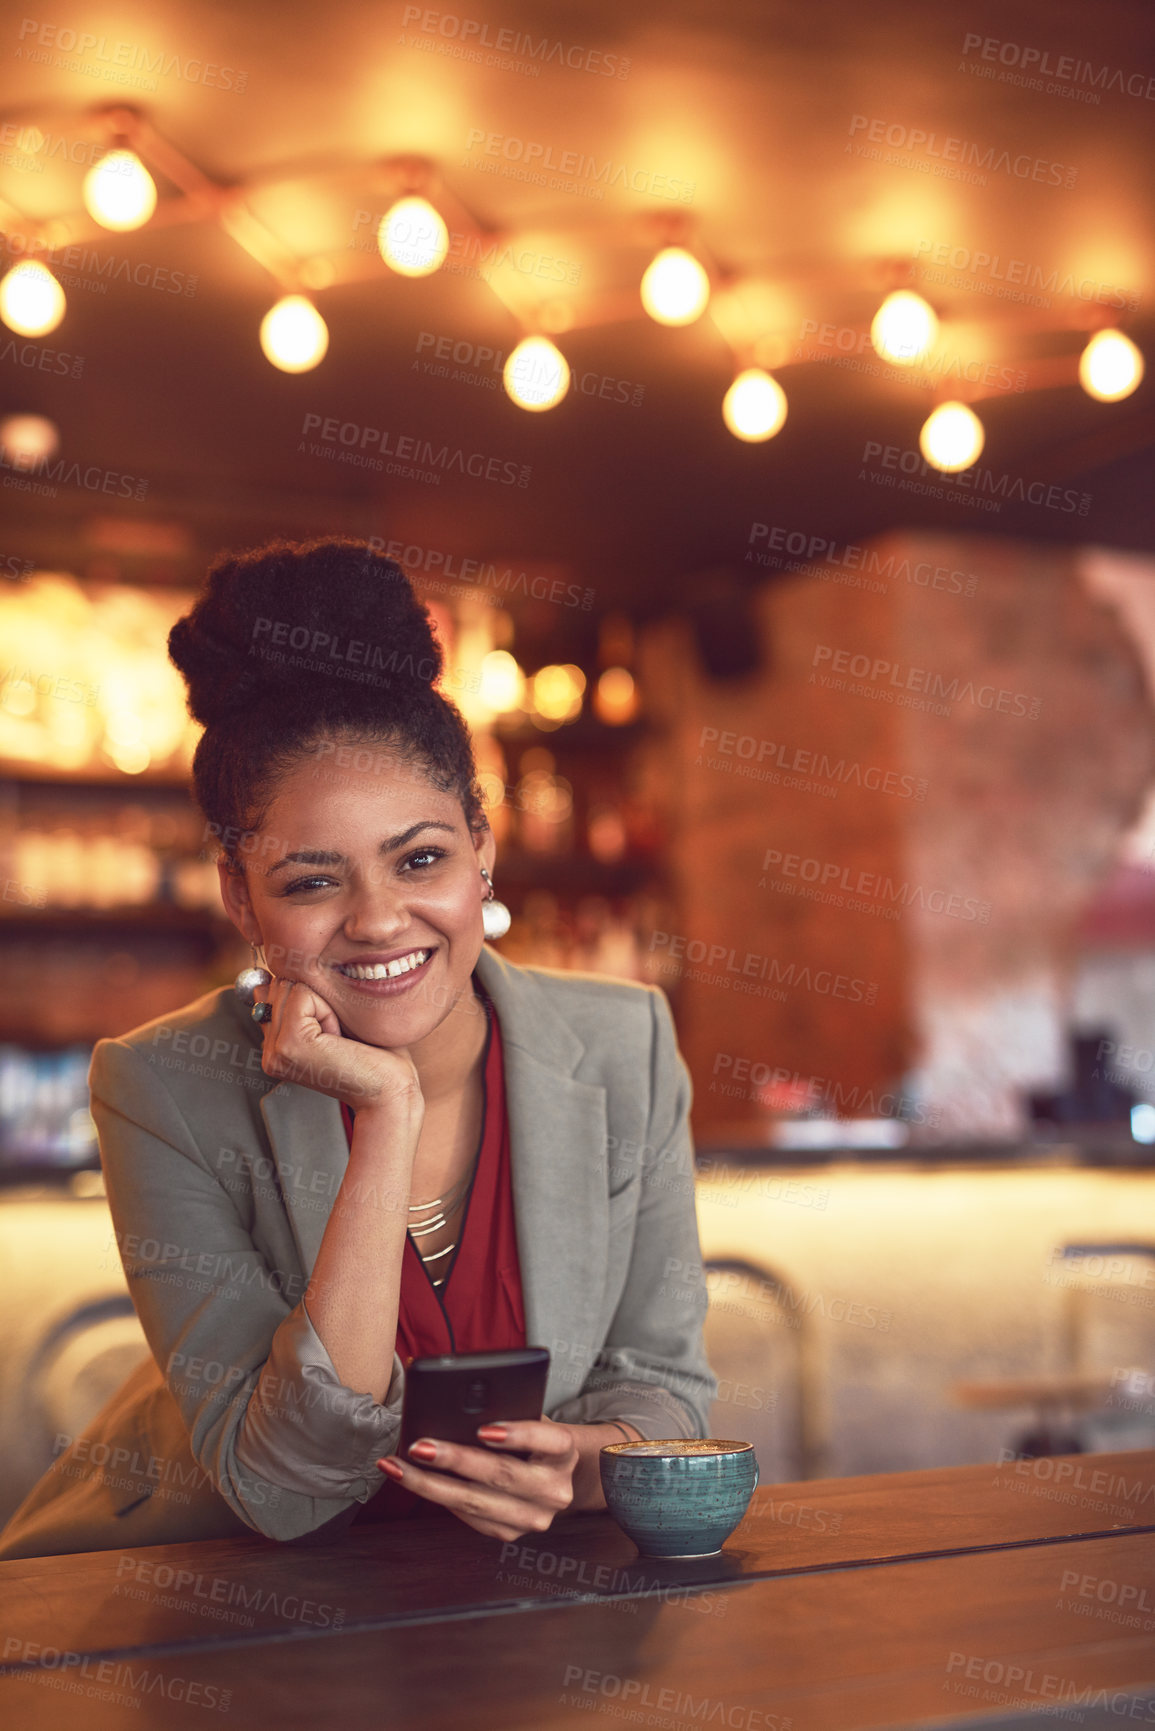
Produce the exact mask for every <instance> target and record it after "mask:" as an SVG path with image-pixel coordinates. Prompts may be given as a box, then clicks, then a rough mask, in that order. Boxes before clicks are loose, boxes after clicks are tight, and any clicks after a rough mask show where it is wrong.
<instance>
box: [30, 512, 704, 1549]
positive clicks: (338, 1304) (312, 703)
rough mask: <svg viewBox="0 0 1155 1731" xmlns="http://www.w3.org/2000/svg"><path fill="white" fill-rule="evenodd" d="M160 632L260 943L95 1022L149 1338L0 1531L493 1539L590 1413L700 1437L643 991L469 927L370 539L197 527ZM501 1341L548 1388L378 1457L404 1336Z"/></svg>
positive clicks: (667, 1056)
mask: <svg viewBox="0 0 1155 1731" xmlns="http://www.w3.org/2000/svg"><path fill="white" fill-rule="evenodd" d="M169 653H170V656H171V658H172V660H173V661H174V663H175V664H176V666H177V667H178V668H179V669H180V670H181V672H182V674H183V675H184V677H185V680H186V683H187V686H188V695H189V709H190V712H191V713H192V715H193V716H194V717H195V718H196V719H197V720H198V721H200V722H201V723H203V725H204V729H205V731H204V734H203V736H202V738H201V740H200V742H199V744H198V747H197V751H196V756H195V759H194V765H193V780H194V789H195V793H196V797H197V801H198V803H199V805H200V807H201V809H202V811H203V813H204V816H205V819H206V822H207V825H208V833H210V834H212V835H213V836H215V837H216V838H217V839H218V841H219V843H220V847H221V853H220V858H219V860H218V868H219V871H220V881H221V893H222V897H223V900H224V905H225V908H226V910H227V912H228V914H229V917H230V919H231V920H232V921H233V923H234V924H235V925H236V926H237V928H238V930H239V931H240V932H241V933H242V934H243V935H244V937H245V938H246V939H247V940H248V941H249V942H250V943H251V944H252V946H253V953H254V960H255V961H257V962H258V963H259V964H260V965H261V967H262V968H263V970H264V971H263V972H261V973H259V974H257V973H255V972H254V971H253V970H246V973H245V974H243V975H241V976H238V982H237V987H236V989H234V988H232V987H221V988H220V989H218V990H216V991H212V992H209V993H207V994H206V995H205V996H204V997H202V998H198V999H197V1000H196V1001H195V1002H194V1003H191V1004H188V1005H186V1006H185V1007H184V1008H183V1009H181V1010H178V1011H176V1012H175V1013H174V1014H171V1015H168V1016H164V1017H161V1018H158V1019H157V1020H156V1021H153V1022H149V1023H146V1024H144V1025H143V1026H142V1027H140V1028H136V1029H134V1030H133V1031H132V1032H131V1033H128V1034H125V1035H123V1036H121V1037H120V1038H117V1039H104V1040H100V1041H99V1042H98V1043H97V1045H96V1048H95V1050H94V1053H93V1058H92V1065H91V1069H90V1073H89V1081H90V1085H91V1091H92V1112H93V1116H94V1118H95V1121H96V1125H97V1130H98V1133H99V1138H100V1149H101V1160H102V1164H103V1167H104V1172H105V1180H106V1185H107V1190H108V1199H109V1206H110V1209H111V1213H112V1219H113V1224H114V1227H115V1231H116V1239H117V1245H118V1248H119V1251H120V1255H121V1258H122V1261H123V1263H124V1268H125V1273H126V1275H127V1278H128V1282H129V1290H130V1292H131V1294H132V1298H133V1303H134V1305H135V1307H136V1310H137V1314H138V1316H139V1317H140V1321H141V1325H142V1327H143V1329H144V1332H145V1335H146V1337H147V1339H148V1344H149V1347H150V1348H151V1357H150V1358H149V1359H146V1360H145V1362H144V1363H143V1364H142V1365H141V1366H140V1367H139V1369H138V1370H137V1371H135V1372H134V1373H133V1375H132V1376H131V1377H129V1379H128V1381H127V1382H126V1383H125V1385H124V1386H123V1388H122V1389H121V1390H120V1391H118V1393H117V1395H116V1396H115V1397H114V1398H113V1400H112V1401H110V1402H109V1404H108V1405H107V1406H106V1407H105V1409H104V1410H103V1412H102V1413H101V1414H100V1415H99V1416H98V1417H97V1418H96V1420H94V1422H93V1424H92V1425H91V1426H90V1427H89V1429H88V1430H87V1431H86V1432H85V1433H84V1435H83V1436H81V1437H78V1438H59V1439H58V1445H57V1446H58V1450H59V1452H58V1455H57V1458H56V1460H55V1461H54V1463H53V1465H52V1467H51V1468H50V1469H49V1471H48V1472H47V1473H46V1474H45V1475H44V1477H43V1478H42V1479H41V1480H40V1482H39V1483H38V1484H37V1485H36V1486H35V1487H34V1488H33V1490H32V1491H31V1492H30V1493H29V1495H28V1497H26V1498H25V1500H24V1502H23V1503H22V1504H21V1506H20V1507H19V1508H18V1509H17V1511H16V1512H15V1514H14V1515H13V1516H12V1518H11V1519H10V1521H9V1522H8V1524H7V1526H6V1527H5V1529H4V1531H3V1533H0V1557H14V1556H36V1555H44V1554H49V1553H53V1552H63V1551H79V1550H92V1549H102V1548H110V1547H122V1546H126V1545H139V1544H159V1543H164V1542H169V1541H173V1540H179V1539H188V1538H201V1537H216V1536H221V1535H224V1534H230V1533H235V1532H244V1531H248V1530H255V1531H257V1532H259V1533H263V1534H265V1535H267V1536H269V1537H271V1538H275V1539H280V1540H303V1539H307V1538H311V1537H315V1536H316V1535H317V1534H318V1533H321V1532H327V1531H332V1530H334V1529H339V1528H341V1527H343V1526H345V1525H347V1524H349V1522H351V1521H353V1520H363V1519H388V1518H394V1517H397V1516H400V1515H403V1514H412V1513H414V1512H428V1511H429V1509H430V1508H431V1507H433V1506H440V1507H441V1508H443V1509H447V1510H449V1511H450V1512H451V1513H452V1514H453V1515H455V1516H456V1517H457V1518H458V1519H460V1520H462V1521H464V1522H465V1523H466V1524H467V1525H469V1526H471V1527H475V1528H476V1529H477V1530H478V1531H480V1532H482V1533H486V1534H489V1535H491V1536H495V1537H498V1538H501V1539H510V1538H514V1537H516V1536H518V1535H520V1534H521V1533H524V1532H527V1531H531V1530H542V1529H544V1528H546V1527H548V1526H549V1524H550V1522H551V1521H552V1520H553V1518H554V1517H555V1515H557V1514H558V1513H559V1512H560V1511H561V1510H563V1509H567V1508H569V1509H594V1508H601V1507H604V1502H603V1498H602V1493H601V1485H600V1480H599V1475H598V1451H599V1450H600V1448H601V1447H602V1446H603V1445H604V1444H606V1443H608V1442H620V1441H621V1440H622V1438H623V1436H625V1437H628V1438H638V1437H644V1438H656V1437H675V1436H702V1435H705V1434H706V1429H707V1422H708V1420H707V1415H708V1407H709V1402H710V1400H711V1399H712V1397H713V1394H714V1391H715V1384H714V1379H713V1377H712V1375H711V1373H710V1370H709V1367H708V1365H707V1363H706V1359H705V1356H704V1352H703V1346H702V1320H703V1314H704V1310H705V1286H704V1281H703V1277H702V1265H701V1258H700V1254H699V1247H698V1238H697V1229H696V1223H695V1217H694V1200H693V1168H692V1150H691V1143H690V1135H689V1127H688V1111H689V1104H690V1083H689V1076H688V1073H687V1070H686V1067H685V1064H684V1063H683V1061H682V1059H681V1057H680V1055H679V1054H678V1051H677V1046H676V1041H675V1035H674V1030H673V1024H672V1022H671V1018H670V1014H669V1009H668V1007H667V1004H666V1000H665V998H664V996H663V995H662V994H661V992H659V991H658V990H657V989H655V988H652V987H648V986H642V985H633V984H628V983H623V982H620V981H614V980H609V979H603V978H601V977H598V976H596V975H590V974H563V973H561V972H558V971H553V970H549V969H536V968H519V967H514V966H512V965H511V964H510V963H509V962H506V961H503V960H502V959H501V958H500V957H499V956H498V955H497V954H496V953H495V952H494V951H493V950H491V949H489V948H487V947H486V945H485V944H484V942H483V938H484V937H485V935H487V931H488V932H491V933H499V932H500V931H501V930H503V929H504V927H505V924H506V923H507V921H508V915H507V914H505V910H504V909H502V908H501V904H499V903H496V902H495V901H494V891H493V885H492V873H493V869H494V853H495V849H494V838H493V835H492V833H491V831H490V829H489V826H488V824H487V822H486V819H485V815H484V811H483V808H482V802H481V797H480V793H479V790H478V787H477V782H476V775H475V766H474V758H473V751H472V745H471V741H470V738H469V734H468V730H467V728H466V726H465V723H464V721H463V719H462V717H461V715H460V712H459V711H458V710H457V709H456V707H455V706H454V705H453V704H452V703H451V702H449V701H448V700H447V699H446V698H445V697H444V696H443V695H441V693H440V692H438V691H437V690H435V689H434V681H435V680H436V679H437V678H438V677H439V676H440V674H441V672H442V668H443V655H442V651H441V648H440V645H439V644H438V642H437V640H436V638H435V636H434V634H433V631H432V629H431V626H430V622H429V616H428V613H427V611H426V609H425V608H424V607H422V606H421V605H420V604H419V603H418V602H417V600H416V598H415V597H414V595H413V592H412V590H411V589H410V586H409V584H408V581H407V580H406V578H405V576H404V574H403V573H402V572H401V570H400V569H399V568H398V567H397V566H396V565H394V564H392V563H391V562H390V561H389V560H387V559H384V558H382V557H381V556H379V555H378V554H375V553H373V552H372V551H371V550H370V549H369V548H368V547H367V546H366V545H365V544H363V543H361V542H357V541H353V540H348V539H344V538H335V539H330V540H322V541H313V542H309V543H304V544H292V543H287V542H283V541H277V542H273V543H271V544H270V545H268V546H267V547H264V548H261V549H259V550H257V551H253V552H247V553H244V554H240V555H235V556H234V555H228V554H226V555H222V556H221V557H220V558H219V559H218V560H217V561H216V562H215V563H214V565H213V566H212V567H211V569H210V571H209V574H208V581H207V585H206V588H205V591H204V593H203V594H202V596H201V597H200V598H199V599H198V601H197V603H196V605H195V606H194V607H193V608H192V609H191V611H190V612H189V613H188V614H187V615H186V616H185V617H184V618H183V619H181V620H179V621H178V622H177V624H176V625H175V626H174V627H173V630H172V632H171V634H170V637H169ZM487 904H488V908H489V912H488V915H487V913H486V908H487ZM495 913H496V915H497V918H496V920H495V917H494V916H495ZM502 915H504V920H503V919H502V917H501V916H502ZM255 981H256V982H259V983H254V982H255ZM525 1344H529V1345H535V1346H537V1345H540V1346H546V1347H548V1348H549V1350H550V1354H551V1367H550V1377H549V1384H548V1387H547V1391H546V1400H545V1407H546V1416H544V1417H542V1418H541V1419H535V1420H531V1421H523V1422H510V1423H508V1424H506V1425H504V1426H497V1427H490V1428H488V1429H486V1430H485V1431H483V1432H482V1433H481V1434H479V1437H478V1440H477V1443H476V1446H474V1445H470V1446H455V1445H453V1444H450V1443H447V1442H444V1441H439V1440H438V1439H437V1438H429V1439H423V1440H422V1441H420V1442H418V1443H415V1444H414V1445H413V1447H412V1448H411V1449H410V1450H409V1458H407V1459H405V1460H402V1459H400V1458H399V1457H398V1455H397V1453H396V1448H397V1443H398V1436H399V1429H400V1415H401V1401H402V1394H403V1390H404V1384H405V1364H406V1362H407V1361H408V1360H409V1359H411V1358H413V1357H415V1356H420V1355H423V1354H425V1353H440V1352H448V1351H475V1350H481V1349H486V1348H498V1347H509V1346H517V1345H525Z"/></svg>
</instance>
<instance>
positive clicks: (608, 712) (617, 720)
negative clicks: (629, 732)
mask: <svg viewBox="0 0 1155 1731" xmlns="http://www.w3.org/2000/svg"><path fill="white" fill-rule="evenodd" d="M639 707H640V704H639V699H638V688H637V686H636V685H635V684H634V676H633V674H632V673H631V672H630V671H629V669H628V668H625V667H607V668H606V670H605V672H604V673H603V674H602V676H601V678H600V679H599V680H598V682H597V685H596V686H595V688H594V713H595V714H596V715H597V718H598V720H599V721H604V722H605V723H606V725H607V726H609V727H624V726H625V725H626V723H627V722H630V721H632V720H633V719H634V717H635V716H636V715H637V713H638V709H639Z"/></svg>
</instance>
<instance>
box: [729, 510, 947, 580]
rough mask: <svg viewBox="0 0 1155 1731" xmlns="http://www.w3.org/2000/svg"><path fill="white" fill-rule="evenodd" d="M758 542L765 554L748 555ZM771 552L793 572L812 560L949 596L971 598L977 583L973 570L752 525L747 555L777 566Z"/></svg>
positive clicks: (776, 526) (793, 530) (823, 537)
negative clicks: (789, 560) (790, 562)
mask: <svg viewBox="0 0 1155 1731" xmlns="http://www.w3.org/2000/svg"><path fill="white" fill-rule="evenodd" d="M758 541H764V542H765V543H766V551H765V552H759V553H755V554H753V555H751V553H750V551H749V549H750V548H752V547H753V546H754V544H755V543H756V542H758ZM772 551H773V552H774V553H787V554H789V555H790V556H791V558H792V559H793V560H796V561H797V562H798V563H797V565H795V566H792V567H791V568H792V569H797V570H800V571H802V570H805V569H806V567H807V566H808V565H810V564H812V563H814V562H815V561H818V562H820V563H821V564H823V565H834V566H842V567H844V568H845V569H847V570H851V571H854V570H862V571H866V572H869V573H871V574H872V575H874V576H877V577H885V578H886V579H888V580H890V579H892V578H893V579H894V580H895V581H896V582H905V583H914V584H916V585H917V586H918V588H920V589H941V590H944V591H946V592H947V593H948V594H951V595H973V594H974V593H975V590H976V589H977V588H978V584H979V580H978V578H977V577H976V576H975V574H974V572H973V571H953V570H952V569H951V567H950V566H949V565H932V564H931V563H930V561H929V560H927V559H919V560H916V561H915V563H914V564H912V563H911V561H910V560H909V559H906V558H903V559H900V558H899V556H898V554H897V553H888V554H886V556H885V558H884V557H883V555H882V554H881V553H879V552H877V551H876V549H875V548H873V547H866V546H857V545H856V544H855V543H854V542H853V541H844V542H842V543H841V544H840V543H839V542H837V541H835V540H834V539H832V538H828V537H827V536H825V535H807V534H806V533H805V532H804V531H803V530H801V529H787V528H785V527H783V526H782V525H780V524H774V525H771V524H769V523H751V525H750V533H749V535H748V536H747V553H746V557H747V559H748V560H749V559H750V558H751V557H752V558H753V560H754V562H755V563H757V564H759V565H773V566H778V565H781V564H782V563H783V561H782V560H781V559H776V558H774V557H772Z"/></svg>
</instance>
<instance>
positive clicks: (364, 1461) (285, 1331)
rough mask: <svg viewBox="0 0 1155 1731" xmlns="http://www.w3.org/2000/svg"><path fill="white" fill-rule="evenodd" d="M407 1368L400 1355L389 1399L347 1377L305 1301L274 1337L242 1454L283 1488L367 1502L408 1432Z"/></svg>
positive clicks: (242, 1432)
mask: <svg viewBox="0 0 1155 1731" xmlns="http://www.w3.org/2000/svg"><path fill="white" fill-rule="evenodd" d="M404 1393H405V1371H404V1368H403V1367H402V1364H401V1360H400V1358H399V1357H398V1355H397V1353H396V1352H395V1353H394V1354H393V1371H392V1375H391V1377H390V1380H389V1388H388V1391H387V1393H386V1396H385V1399H384V1400H383V1401H381V1402H378V1401H375V1400H374V1399H373V1396H372V1395H371V1394H358V1393H356V1391H355V1390H353V1389H350V1388H347V1387H346V1386H345V1384H344V1383H342V1382H341V1380H340V1378H339V1377H338V1375H337V1372H336V1370H335V1369H334V1366H333V1361H332V1359H331V1358H330V1356H329V1354H328V1352H327V1351H326V1350H325V1346H324V1343H323V1342H322V1340H321V1337H320V1335H319V1334H318V1333H317V1330H316V1329H315V1328H314V1327H313V1323H312V1320H311V1319H310V1316H309V1312H308V1309H307V1308H306V1305H305V1301H304V1299H302V1300H301V1302H300V1303H299V1304H298V1305H297V1307H296V1308H295V1309H294V1310H292V1311H290V1313H289V1315H288V1316H287V1317H286V1318H285V1320H284V1322H282V1323H281V1325H280V1327H279V1328H278V1329H277V1332H276V1333H275V1334H274V1336H273V1339H272V1343H271V1346H270V1348H269V1356H268V1358H267V1359H266V1361H265V1365H264V1368H263V1370H262V1371H261V1374H260V1376H259V1378H258V1380H257V1385H256V1387H255V1389H254V1390H253V1393H252V1396H251V1398H250V1399H249V1401H248V1404H247V1406H246V1409H245V1415H244V1420H243V1423H242V1424H241V1425H240V1426H239V1427H238V1435H237V1441H236V1454H237V1459H238V1460H239V1461H240V1462H241V1463H242V1465H243V1466H245V1467H247V1468H248V1469H249V1471H250V1472H254V1473H257V1474H259V1475H260V1476H261V1477H262V1478H265V1479H267V1480H268V1481H269V1482H270V1483H271V1484H275V1485H280V1486H281V1488H282V1489H283V1490H288V1491H296V1492H298V1493H300V1494H301V1495H302V1496H312V1497H326V1498H333V1497H343V1498H350V1497H351V1498H353V1499H354V1500H355V1501H357V1502H362V1503H363V1502H367V1501H368V1499H369V1497H371V1496H372V1494H373V1493H374V1491H376V1490H379V1489H380V1487H381V1474H380V1472H379V1471H378V1469H377V1467H376V1464H375V1463H376V1462H377V1460H378V1459H379V1458H380V1457H381V1456H382V1455H387V1454H392V1453H393V1452H394V1451H395V1449H396V1446H397V1441H398V1438H399V1437H400V1434H401V1403H402V1400H403V1398H404Z"/></svg>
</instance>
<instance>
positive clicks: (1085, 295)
mask: <svg viewBox="0 0 1155 1731" xmlns="http://www.w3.org/2000/svg"><path fill="white" fill-rule="evenodd" d="M913 258H914V262H915V265H916V266H920V265H921V266H923V267H924V268H923V275H924V277H926V278H927V279H928V280H931V281H936V282H937V281H942V280H946V279H945V278H943V277H941V276H938V277H931V275H930V272H929V270H928V269H926V268H925V267H926V266H928V265H934V266H936V267H940V268H941V270H943V271H946V270H953V271H958V272H960V273H961V274H962V275H964V276H966V275H970V276H975V277H989V278H990V279H991V282H992V283H999V284H1001V285H1005V286H1003V287H1000V288H999V289H998V291H997V293H998V296H999V298H1000V299H1001V300H1022V299H1024V298H1026V293H1024V294H1019V293H1017V292H1012V291H1014V290H1017V289H1018V288H1019V287H1020V286H1021V288H1022V289H1023V290H1024V291H1031V292H1033V291H1038V293H1039V294H1040V295H1042V296H1043V297H1045V298H1043V299H1041V300H1040V301H1039V304H1040V305H1042V306H1050V304H1051V302H1050V296H1051V295H1056V294H1064V295H1073V296H1074V297H1075V299H1076V300H1081V301H1088V302H1090V301H1094V302H1096V304H1097V305H1099V306H1101V307H1126V308H1127V309H1128V310H1129V311H1131V312H1136V311H1137V310H1138V306H1139V296H1138V295H1137V294H1135V293H1134V292H1133V291H1132V290H1130V289H1122V288H1118V287H1116V285H1115V284H1114V283H1105V282H1099V281H1097V279H1096V278H1095V277H1089V276H1084V277H1079V276H1076V275H1075V273H1074V271H1064V272H1062V273H1060V271H1059V269H1058V267H1057V266H1054V267H1052V268H1050V269H1048V268H1046V267H1044V266H1043V265H1038V264H1030V263H1028V261H1027V260H1026V259H1022V258H1007V259H1004V258H1003V257H1002V255H1001V254H1000V253H997V252H984V251H983V250H982V249H981V248H973V249H972V248H971V247H969V246H953V245H952V244H951V242H950V241H947V240H920V241H919V242H918V244H917V245H916V247H915V249H914V253H913ZM967 286H976V285H971V284H968V285H967ZM983 292H984V293H986V294H993V293H995V292H996V291H995V290H994V289H992V288H984V289H983Z"/></svg>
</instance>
